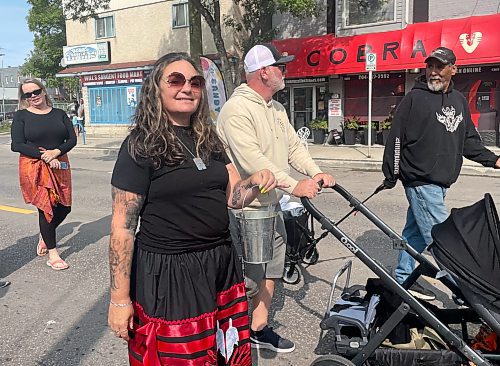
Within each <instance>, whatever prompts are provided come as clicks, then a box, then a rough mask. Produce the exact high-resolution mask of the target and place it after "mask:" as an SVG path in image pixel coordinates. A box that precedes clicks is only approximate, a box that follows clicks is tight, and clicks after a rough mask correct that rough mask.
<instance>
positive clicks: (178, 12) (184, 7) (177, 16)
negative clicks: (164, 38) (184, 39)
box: [172, 2, 189, 28]
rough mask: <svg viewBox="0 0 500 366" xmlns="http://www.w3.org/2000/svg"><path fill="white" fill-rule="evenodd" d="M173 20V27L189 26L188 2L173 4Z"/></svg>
mask: <svg viewBox="0 0 500 366" xmlns="http://www.w3.org/2000/svg"><path fill="white" fill-rule="evenodd" d="M172 21H173V23H172V28H180V27H188V26H189V9H188V3H187V2H186V3H180V4H173V5H172Z"/></svg>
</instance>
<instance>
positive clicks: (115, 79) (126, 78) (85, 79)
mask: <svg viewBox="0 0 500 366" xmlns="http://www.w3.org/2000/svg"><path fill="white" fill-rule="evenodd" d="M80 80H81V82H82V85H83V86H92V85H115V84H130V83H142V82H143V80H144V71H143V70H134V71H118V72H107V73H101V74H92V75H83V76H80Z"/></svg>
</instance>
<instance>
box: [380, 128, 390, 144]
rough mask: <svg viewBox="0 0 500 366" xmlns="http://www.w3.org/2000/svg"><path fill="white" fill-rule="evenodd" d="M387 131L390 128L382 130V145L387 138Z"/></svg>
mask: <svg viewBox="0 0 500 366" xmlns="http://www.w3.org/2000/svg"><path fill="white" fill-rule="evenodd" d="M389 132H391V130H382V145H384V146H385V144H386V143H387V138H388V137H389Z"/></svg>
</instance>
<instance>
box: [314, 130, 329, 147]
mask: <svg viewBox="0 0 500 366" xmlns="http://www.w3.org/2000/svg"><path fill="white" fill-rule="evenodd" d="M312 134H313V143H314V144H317V145H321V144H323V143H324V142H325V136H326V130H312Z"/></svg>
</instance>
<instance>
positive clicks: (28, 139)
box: [11, 79, 76, 271]
mask: <svg viewBox="0 0 500 366" xmlns="http://www.w3.org/2000/svg"><path fill="white" fill-rule="evenodd" d="M19 100H20V108H19V110H18V111H17V112H16V114H15V116H14V120H13V122H12V128H11V135H12V145H11V148H12V151H15V152H18V153H20V156H19V179H20V184H21V191H22V194H23V197H24V200H25V201H26V203H31V204H33V205H35V206H36V207H37V209H38V223H39V227H40V236H39V240H38V245H37V248H36V253H37V254H38V255H39V256H45V255H47V254H48V260H47V262H46V263H47V265H48V266H49V267H51V268H52V269H54V270H56V271H60V270H64V269H67V268H68V267H69V265H68V263H66V261H64V260H63V259H62V258H61V257H60V256H59V252H58V250H57V248H56V229H57V227H58V226H59V225H60V224H61V223H62V222H63V221H64V219H65V218H66V216H67V215H68V214H69V213H70V211H71V171H70V169H69V160H68V156H67V153H68V152H69V151H70V150H71V149H72V148H73V147H74V146H75V145H76V135H75V131H74V129H73V125H72V123H71V121H70V120H69V118H68V116H67V114H66V112H64V111H63V110H61V109H58V108H53V107H52V102H51V100H50V98H49V96H48V95H47V90H46V89H45V86H44V85H43V84H42V83H41V82H40V81H39V80H37V79H27V80H24V81H23V82H22V83H21V84H20V85H19Z"/></svg>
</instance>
